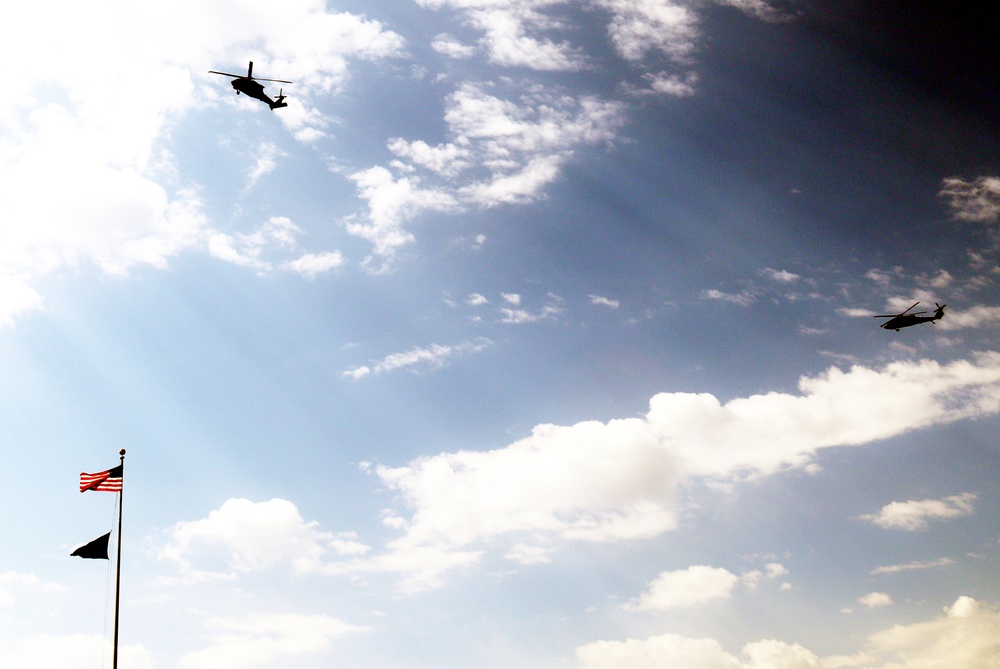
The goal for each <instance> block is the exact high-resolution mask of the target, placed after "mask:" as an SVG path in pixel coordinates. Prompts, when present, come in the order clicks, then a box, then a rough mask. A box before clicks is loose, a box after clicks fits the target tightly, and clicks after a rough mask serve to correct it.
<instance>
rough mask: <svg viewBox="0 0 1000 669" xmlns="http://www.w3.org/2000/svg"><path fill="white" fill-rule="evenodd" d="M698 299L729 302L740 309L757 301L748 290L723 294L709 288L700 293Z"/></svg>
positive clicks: (752, 292)
mask: <svg viewBox="0 0 1000 669" xmlns="http://www.w3.org/2000/svg"><path fill="white" fill-rule="evenodd" d="M699 297H701V299H703V300H720V301H722V302H730V303H732V304H738V305H740V306H741V307H749V306H750V305H751V304H753V303H754V302H755V301H756V299H757V298H756V295H755V294H754V291H752V290H750V289H747V290H741V291H740V292H738V293H724V292H723V291H721V290H717V289H715V288H711V289H709V290H703V291H701V294H700V295H699Z"/></svg>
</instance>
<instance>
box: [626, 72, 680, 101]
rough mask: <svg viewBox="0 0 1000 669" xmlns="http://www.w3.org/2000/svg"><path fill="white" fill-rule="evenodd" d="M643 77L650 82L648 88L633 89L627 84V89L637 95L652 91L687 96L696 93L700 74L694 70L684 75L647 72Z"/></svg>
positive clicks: (656, 93)
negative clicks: (695, 86)
mask: <svg viewBox="0 0 1000 669" xmlns="http://www.w3.org/2000/svg"><path fill="white" fill-rule="evenodd" d="M642 78H643V80H644V81H646V82H648V84H649V87H648V88H646V89H633V88H632V87H631V86H626V89H627V90H630V91H631V92H632V93H633V94H637V95H642V94H650V93H651V94H655V95H672V96H674V97H678V98H686V97H690V96H692V95H694V94H695V88H694V85H695V84H696V83H698V75H697V74H695V73H694V72H688V73H687V74H685V75H684V76H680V75H678V74H673V73H671V72H656V73H646V74H644V75H642Z"/></svg>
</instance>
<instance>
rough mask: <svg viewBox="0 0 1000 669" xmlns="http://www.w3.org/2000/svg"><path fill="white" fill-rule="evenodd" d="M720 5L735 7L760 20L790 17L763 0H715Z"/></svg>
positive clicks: (772, 20)
mask: <svg viewBox="0 0 1000 669" xmlns="http://www.w3.org/2000/svg"><path fill="white" fill-rule="evenodd" d="M715 1H716V2H718V3H719V4H720V5H729V6H730V7H735V8H736V9H738V10H740V11H741V12H744V13H745V14H749V15H750V16H755V17H757V18H758V19H761V20H762V21H769V22H772V23H774V22H778V21H787V20H789V19H790V18H791V17H790V16H789V15H788V14H786V13H784V12H783V11H781V10H780V9H777V8H776V7H773V6H772V5H770V4H769V3H767V2H764V0H715Z"/></svg>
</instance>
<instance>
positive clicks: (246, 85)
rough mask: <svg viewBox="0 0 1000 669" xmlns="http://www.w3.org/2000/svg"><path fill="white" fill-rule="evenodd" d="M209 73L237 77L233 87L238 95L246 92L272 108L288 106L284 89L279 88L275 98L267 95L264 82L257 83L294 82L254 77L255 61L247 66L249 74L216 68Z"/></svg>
mask: <svg viewBox="0 0 1000 669" xmlns="http://www.w3.org/2000/svg"><path fill="white" fill-rule="evenodd" d="M208 72H209V74H221V75H223V76H225V77H235V78H234V79H233V80H232V82H230V83H232V85H233V88H235V89H236V95H239V94H240V93H246V94H247V95H248V96H250V97H252V98H256V99H257V100H260V101H261V102H265V103H267V106H268V107H270V108H271V110H272V111H273V110H275V109H278V108H280V107H287V106H288V103H287V102H285V96H284V95H283V94H282V93H283V90H284V89H278V97H277V98H276V99H274V100H272V99H271V98H269V97H267V94H266V93H264V86H263V84H259V83H257V82H258V81H276V82H279V83H282V84H290V83H292V82H290V81H286V80H284V79H265V78H264V77H254V76H253V61H252V60H251V61H250V67H248V68H247V75H246V76H245V77H244V76H243V75H242V74H230V73H229V72H217V71H215V70H209V71H208Z"/></svg>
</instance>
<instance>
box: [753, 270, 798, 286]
mask: <svg viewBox="0 0 1000 669" xmlns="http://www.w3.org/2000/svg"><path fill="white" fill-rule="evenodd" d="M760 273H761V274H763V275H764V276H766V277H767V278H769V279H771V280H772V281H777V282H778V283H795V282H796V281H798V280H799V279H801V278H802V277H801V276H799V275H798V274H795V273H793V272H789V271H788V270H784V269H781V270H779V269H773V268H771V267H765V268H764V269H762V270H761V271H760Z"/></svg>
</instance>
